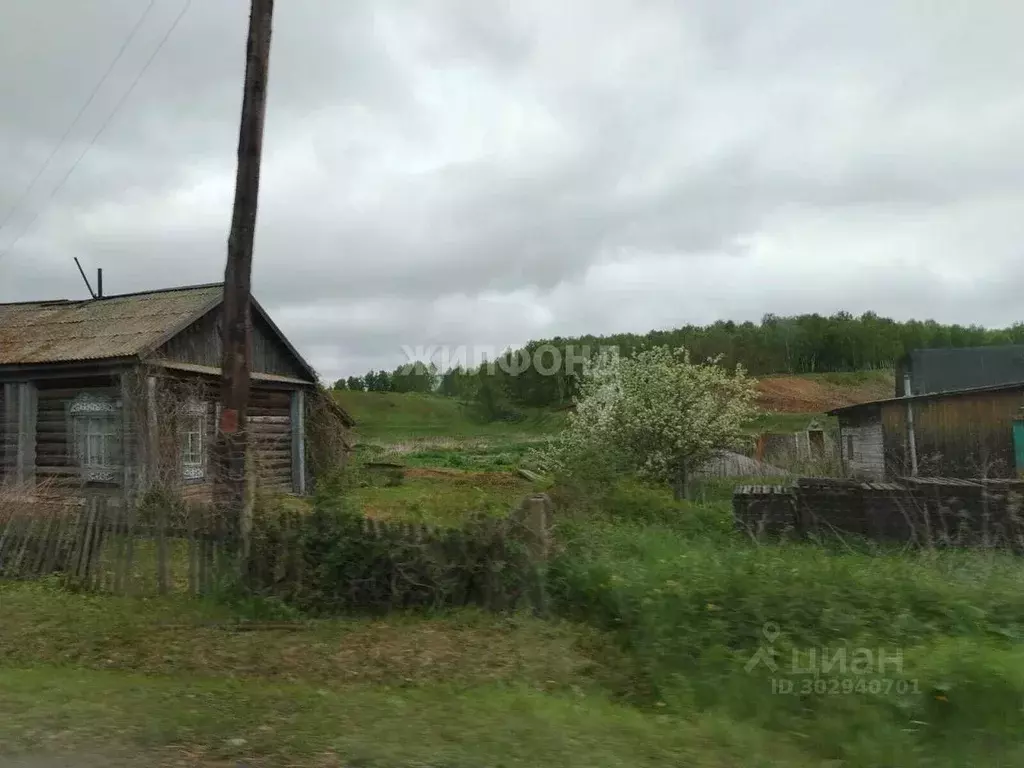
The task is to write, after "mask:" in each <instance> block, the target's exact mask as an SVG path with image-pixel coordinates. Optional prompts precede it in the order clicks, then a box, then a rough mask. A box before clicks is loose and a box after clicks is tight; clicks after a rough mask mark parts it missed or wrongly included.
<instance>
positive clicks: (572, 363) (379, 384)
mask: <svg viewBox="0 0 1024 768" xmlns="http://www.w3.org/2000/svg"><path fill="white" fill-rule="evenodd" d="M1022 343H1024V323H1015V324H1014V325H1013V326H1011V327H1009V328H1002V329H989V328H983V327H981V326H977V325H970V326H963V325H955V324H954V325H949V324H944V323H938V322H936V321H934V320H925V321H918V320H908V321H897V320H893V319H891V318H887V317H880V316H878V315H876V314H875V313H873V312H866V313H864V314H863V315H860V316H859V317H858V316H854V315H852V314H850V313H848V312H839V313H837V314H834V315H831V316H823V315H818V314H808V315H794V316H779V315H765V316H764V317H763V318H762V319H761V322H760V323H753V322H745V323H735V322H732V321H718V322H716V323H713V324H711V325H703V326H701V325H686V326H683V327H681V328H676V329H674V330H667V331H650V332H649V333H645V334H636V333H622V334H614V335H610V336H581V337H576V338H561V337H556V338H554V339H546V340H537V341H531V342H529V343H528V344H527V345H526V346H525V347H523V348H522V349H518V350H508V351H507V352H506V353H505V354H504V355H503V356H502V358H501V359H499V360H498V361H495V363H492V364H489V365H481V366H479V367H478V368H475V369H466V368H454V369H451V370H447V371H440V370H438V369H437V367H436V366H434V365H433V364H432V363H430V362H429V361H423V362H424V363H425V365H421V366H402V367H399V368H396V369H395V370H394V371H383V370H381V371H370V372H368V373H367V374H365V375H364V376H350V377H349V378H347V379H342V380H339V381H338V382H337V383H336V384H335V387H336V388H339V389H357V390H369V391H376V392H438V393H440V394H442V395H447V396H450V397H457V398H460V399H465V400H473V401H476V402H478V403H479V405H480V407H481V409H482V410H483V411H484V412H485V413H489V414H491V416H492V417H495V418H501V417H502V414H503V413H506V412H507V413H509V414H514V412H515V407H516V406H532V407H551V406H559V405H564V404H567V403H569V402H571V400H572V397H573V395H574V394H575V381H576V376H577V375H578V373H579V372H580V369H581V367H582V363H581V362H580V357H581V354H582V353H584V352H585V353H589V354H590V355H594V354H597V352H598V351H599V350H601V349H602V348H609V347H614V348H616V349H618V351H619V353H620V354H623V355H630V354H633V353H634V352H636V351H638V350H640V349H644V348H647V347H652V346H669V347H673V348H675V347H686V348H687V349H688V350H690V353H691V355H692V356H693V358H694V359H705V358H712V357H721V358H722V362H723V364H725V365H727V366H730V367H731V366H734V365H736V364H741V365H743V366H744V367H745V368H746V369H747V370H748V371H749V372H750V373H752V374H753V375H755V376H765V375H771V374H806V373H840V372H848V371H865V370H877V369H885V368H893V367H894V365H895V363H896V361H897V360H898V359H899V358H900V357H902V356H903V355H904V354H906V353H907V352H909V351H910V350H912V349H922V348H937V347H974V346H988V345H1000V344H1022ZM538 361H539V364H538Z"/></svg>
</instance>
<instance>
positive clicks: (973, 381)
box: [896, 344, 1024, 395]
mask: <svg viewBox="0 0 1024 768" xmlns="http://www.w3.org/2000/svg"><path fill="white" fill-rule="evenodd" d="M901 368H902V370H903V372H906V373H909V374H910V393H911V394H914V395H925V394H929V393H934V392H955V391H958V390H963V389H976V388H978V387H992V386H999V385H1002V384H1013V383H1016V382H1019V381H1024V345H1020V344H1016V345H1005V346H998V347H961V348H951V349H915V350H913V351H912V352H910V353H909V354H908V355H907V356H906V357H905V358H904V360H903V364H902V366H901ZM898 378H899V379H901V378H902V377H898ZM896 387H897V393H899V394H902V387H903V382H902V380H898V381H897V382H896Z"/></svg>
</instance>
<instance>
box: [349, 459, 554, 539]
mask: <svg viewBox="0 0 1024 768" xmlns="http://www.w3.org/2000/svg"><path fill="white" fill-rule="evenodd" d="M419 472H420V473H422V474H420V473H417V471H416V470H413V471H410V472H409V475H410V476H407V477H406V478H405V479H404V480H403V481H402V482H401V484H399V485H382V484H377V483H375V484H373V485H369V486H363V487H360V488H358V489H356V490H355V491H354V492H353V494H352V499H353V501H354V502H355V503H356V504H358V505H359V507H360V508H361V509H362V511H363V513H364V514H366V515H368V516H370V517H375V518H378V519H381V520H408V521H411V522H418V523H432V524H435V525H445V526H448V525H459V524H460V523H462V522H463V521H465V519H466V518H467V517H468V515H469V514H470V513H472V512H490V513H493V514H496V515H502V514H507V513H508V512H509V510H511V509H512V508H513V507H514V506H517V505H518V504H519V503H520V502H521V501H522V500H523V498H524V497H525V496H527V495H528V494H529V493H531V491H532V490H533V488H534V487H533V485H532V484H531V483H529V482H527V481H525V480H522V479H520V478H518V477H517V476H515V475H513V474H511V473H508V472H504V473H499V472H487V473H477V472H463V471H461V470H454V469H452V470H419Z"/></svg>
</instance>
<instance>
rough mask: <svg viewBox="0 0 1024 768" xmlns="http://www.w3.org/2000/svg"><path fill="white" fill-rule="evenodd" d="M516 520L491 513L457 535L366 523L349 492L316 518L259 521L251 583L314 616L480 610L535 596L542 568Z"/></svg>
mask: <svg viewBox="0 0 1024 768" xmlns="http://www.w3.org/2000/svg"><path fill="white" fill-rule="evenodd" d="M517 527H518V523H517V521H516V520H514V519H511V518H495V517H491V516H487V515H484V514H481V515H478V516H476V517H474V518H473V519H471V520H470V521H469V522H468V523H467V524H466V525H464V526H463V527H462V528H458V529H438V528H432V527H427V526H423V525H416V524H398V523H380V522H376V521H370V520H367V519H365V518H363V517H362V516H361V515H360V514H358V513H357V512H355V511H354V510H353V509H352V508H351V507H350V506H349V504H348V503H347V500H346V497H345V496H344V494H333V495H329V496H327V495H325V496H324V497H323V498H320V499H318V500H317V503H316V504H315V506H314V509H313V511H312V512H310V513H308V514H295V513H292V514H288V513H285V512H282V511H280V510H278V511H274V512H265V513H264V514H261V515H259V516H258V517H257V518H256V519H255V520H254V527H253V547H252V552H251V558H250V566H249V582H250V584H249V586H250V589H251V591H252V592H253V593H254V594H256V595H258V596H263V597H266V596H275V597H277V598H280V599H281V600H282V601H284V602H285V603H286V604H288V605H292V606H295V607H297V608H299V609H300V610H302V611H305V612H309V613H313V614H331V613H338V612H341V611H345V610H349V609H353V608H357V609H366V610H373V611H388V610H393V609H399V608H419V609H424V608H426V609H434V608H441V607H446V606H459V605H471V604H472V605H481V606H484V607H486V608H491V609H496V610H500V609H505V608H512V607H515V606H516V605H517V604H519V603H520V602H521V601H522V600H524V599H527V598H531V599H532V595H529V594H528V590H529V589H530V588H531V586H532V585H533V583H534V581H533V580H534V568H533V565H532V563H531V561H530V558H529V555H528V552H527V550H526V547H525V545H524V544H523V543H522V541H521V537H520V536H519V535H518V533H519V531H518V529H517Z"/></svg>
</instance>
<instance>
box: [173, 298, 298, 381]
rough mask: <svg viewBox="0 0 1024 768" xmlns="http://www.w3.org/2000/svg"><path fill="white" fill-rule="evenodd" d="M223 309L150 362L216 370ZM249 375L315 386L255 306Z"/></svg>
mask: <svg viewBox="0 0 1024 768" xmlns="http://www.w3.org/2000/svg"><path fill="white" fill-rule="evenodd" d="M223 314H224V313H223V305H220V306H217V307H215V308H214V309H212V310H210V311H209V312H207V313H206V314H205V315H204V316H203V317H201V318H199V319H198V320H197V321H195V322H194V323H192V325H190V326H188V327H187V328H185V329H184V330H182V331H180V332H179V333H177V334H176V335H175V336H174V337H172V338H171V339H169V340H168V341H167V342H165V343H164V344H163V345H162V346H160V347H159V348H158V349H157V350H156V351H155V352H154V354H153V357H154V358H157V359H161V360H168V361H172V362H176V363H191V364H193V365H202V366H206V367H210V368H220V365H221V361H222V358H223V354H224V344H223V339H222V338H221V322H222V319H223ZM252 324H253V329H252V371H253V373H268V374H274V375H277V376H289V377H292V378H296V379H303V380H305V381H310V382H315V381H316V376H315V374H314V373H313V371H311V370H310V368H309V366H308V364H306V362H305V361H304V360H302V358H300V357H299V356H298V354H297V353H296V352H295V351H294V350H293V349H292V348H291V345H290V344H288V342H287V340H286V339H285V338H284V336H282V335H281V333H280V331H278V330H277V329H276V328H275V327H274V326H273V324H272V322H271V321H270V320H269V318H267V317H266V315H265V313H264V312H263V311H262V310H261V309H260V308H259V307H258V306H256V305H254V306H253V312H252Z"/></svg>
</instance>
